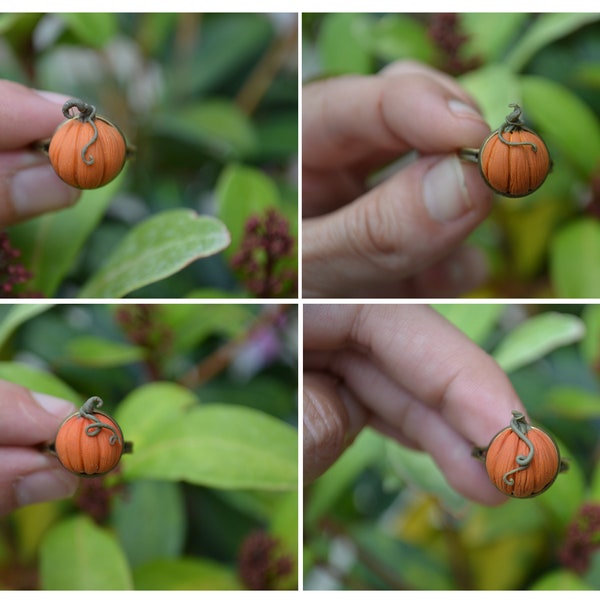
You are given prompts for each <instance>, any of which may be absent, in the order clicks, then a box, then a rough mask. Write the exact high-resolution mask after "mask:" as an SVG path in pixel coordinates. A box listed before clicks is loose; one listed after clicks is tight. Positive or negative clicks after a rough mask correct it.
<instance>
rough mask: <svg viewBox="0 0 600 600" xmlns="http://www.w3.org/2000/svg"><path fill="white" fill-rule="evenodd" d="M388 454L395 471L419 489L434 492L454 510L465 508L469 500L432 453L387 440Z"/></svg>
mask: <svg viewBox="0 0 600 600" xmlns="http://www.w3.org/2000/svg"><path fill="white" fill-rule="evenodd" d="M386 450H387V455H388V457H389V460H390V464H391V466H392V469H393V470H394V472H395V473H396V474H397V475H398V476H399V477H400V478H401V479H402V480H403V481H404V482H408V483H410V484H412V485H414V486H415V487H416V488H417V489H419V490H422V491H424V492H426V493H428V494H433V495H434V496H435V497H436V498H438V500H439V501H440V502H441V503H442V504H443V505H444V506H445V507H446V508H448V509H450V510H451V511H452V512H459V511H460V510H461V509H464V508H465V506H466V503H467V501H466V500H465V498H464V497H463V496H461V495H460V494H459V493H458V492H456V491H455V490H454V489H453V488H452V487H451V486H450V484H449V483H448V482H447V481H446V478H445V477H444V475H443V474H442V472H441V470H440V468H439V467H438V466H437V464H436V463H435V461H434V460H433V458H432V457H431V455H430V454H426V453H425V452H419V451H417V450H411V449H410V448H406V447H405V446H401V445H400V444H398V443H397V442H394V441H391V440H390V441H387V442H386Z"/></svg>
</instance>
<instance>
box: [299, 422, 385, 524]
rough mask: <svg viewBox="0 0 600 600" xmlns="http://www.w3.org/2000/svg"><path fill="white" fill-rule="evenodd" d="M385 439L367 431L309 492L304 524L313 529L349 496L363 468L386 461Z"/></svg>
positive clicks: (372, 431)
mask: <svg viewBox="0 0 600 600" xmlns="http://www.w3.org/2000/svg"><path fill="white" fill-rule="evenodd" d="M384 452H385V446H384V437H383V436H382V435H380V434H379V433H377V432H375V431H374V430H372V429H364V430H363V431H362V432H361V433H360V434H359V435H358V437H357V438H356V440H354V442H353V443H352V445H351V446H350V447H349V448H348V449H347V450H346V451H345V452H344V453H343V454H342V456H341V457H340V458H339V459H338V460H337V461H336V462H335V463H334V464H333V466H332V467H331V468H330V469H329V470H328V471H327V472H326V473H324V474H323V475H321V477H319V479H317V480H316V481H315V482H314V483H313V484H312V485H311V486H310V488H309V489H308V490H307V493H306V495H305V497H306V507H305V509H304V524H305V526H306V527H314V526H315V525H316V524H317V523H318V521H319V519H320V518H321V517H322V516H323V515H325V514H326V513H327V512H328V511H329V510H330V509H331V508H332V507H333V506H334V505H335V503H336V502H337V501H338V500H339V499H340V498H341V497H342V496H343V495H344V494H346V493H350V491H349V488H350V486H351V484H352V483H353V482H354V480H355V479H356V477H357V476H358V474H359V473H361V472H362V471H363V470H364V468H365V467H366V466H367V465H369V464H372V463H374V462H376V461H379V460H381V459H382V458H383V456H384Z"/></svg>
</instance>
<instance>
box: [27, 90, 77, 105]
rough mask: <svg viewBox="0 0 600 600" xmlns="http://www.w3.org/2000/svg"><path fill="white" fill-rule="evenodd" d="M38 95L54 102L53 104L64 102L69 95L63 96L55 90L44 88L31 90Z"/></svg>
mask: <svg viewBox="0 0 600 600" xmlns="http://www.w3.org/2000/svg"><path fill="white" fill-rule="evenodd" d="M33 91H34V92H35V93H36V94H37V95H38V96H41V97H42V98H45V99H46V100H48V101H50V102H54V104H64V103H65V102H66V101H67V100H68V99H69V98H70V96H65V95H64V94H57V93H56V92H48V91H46V90H33Z"/></svg>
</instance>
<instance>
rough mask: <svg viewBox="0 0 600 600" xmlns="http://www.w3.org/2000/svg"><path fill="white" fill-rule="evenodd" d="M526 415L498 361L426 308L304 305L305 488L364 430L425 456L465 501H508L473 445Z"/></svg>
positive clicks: (483, 441)
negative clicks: (517, 416) (517, 413)
mask: <svg viewBox="0 0 600 600" xmlns="http://www.w3.org/2000/svg"><path fill="white" fill-rule="evenodd" d="M513 410H518V411H520V412H523V413H524V412H525V411H524V408H523V405H522V403H521V401H520V400H519V398H518V396H517V394H516V392H515V390H514V388H513V387H512V385H511V383H510V381H509V380H508V377H507V376H506V375H505V373H504V372H503V371H502V369H501V368H500V367H499V366H498V364H497V363H496V362H495V361H494V360H493V359H492V358H491V357H490V356H489V355H488V354H487V353H486V352H484V351H483V350H481V349H480V348H479V347H478V346H477V345H476V344H474V343H473V342H472V341H471V340H469V339H468V338H467V337H466V336H465V335H464V334H463V333H462V332H460V331H459V330H458V329H457V328H455V327H454V326H453V325H452V324H451V323H449V322H448V321H447V320H445V319H444V318H443V317H442V316H440V315H439V314H438V313H437V312H435V311H434V310H433V309H432V308H430V307H428V306H425V305H331V304H330V305H305V306H304V482H305V483H310V482H311V481H313V480H314V479H316V478H317V477H319V476H320V475H321V474H323V473H324V472H325V471H326V470H327V469H328V468H329V467H330V466H331V465H332V464H333V463H334V462H335V461H336V460H337V459H338V458H339V457H340V455H341V454H342V453H343V452H344V450H345V449H346V448H347V447H348V446H349V445H350V444H351V443H352V442H353V440H354V439H355V438H356V436H357V435H358V434H359V433H360V431H362V430H363V429H364V428H365V427H367V426H370V427H374V428H375V429H377V430H379V431H380V432H382V433H384V434H386V435H388V436H390V437H391V438H393V439H395V440H397V441H398V442H399V443H401V444H404V445H406V446H408V447H409V448H413V449H418V450H422V451H424V452H428V453H429V454H430V455H431V456H432V457H433V459H434V460H435V461H436V463H437V464H438V466H439V467H440V469H441V471H442V473H443V474H444V476H445V477H446V479H447V480H448V482H449V483H450V485H452V487H454V488H455V489H456V491H457V492H459V493H460V494H462V495H464V496H465V497H467V498H469V499H471V500H473V501H475V502H478V503H481V504H487V505H490V506H493V505H497V504H501V503H502V502H504V501H505V500H506V496H504V495H503V494H501V493H500V492H499V491H498V490H497V489H496V488H495V487H494V486H493V484H492V483H491V482H490V480H489V478H488V476H487V474H486V472H485V468H484V466H483V464H482V463H481V462H479V461H477V460H476V459H475V458H473V457H472V455H471V452H472V450H473V446H481V447H485V446H487V445H488V443H489V442H490V440H491V439H492V438H493V437H494V435H496V433H498V431H500V430H501V429H503V428H505V427H507V426H508V424H509V422H510V420H511V418H512V417H511V415H512V411H513Z"/></svg>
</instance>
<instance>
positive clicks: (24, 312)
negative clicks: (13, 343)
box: [0, 304, 52, 346]
mask: <svg viewBox="0 0 600 600" xmlns="http://www.w3.org/2000/svg"><path fill="white" fill-rule="evenodd" d="M49 308H52V304H17V305H12V306H10V305H5V306H2V307H0V315H2V316H1V317H0V346H2V345H4V344H5V343H6V341H7V340H8V338H9V337H10V336H11V335H12V333H13V332H14V331H15V330H16V329H18V327H19V326H20V325H22V324H23V323H25V322H27V321H28V320H29V319H31V318H33V317H35V316H36V315H39V314H40V313H43V312H44V311H46V310H48V309H49Z"/></svg>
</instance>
